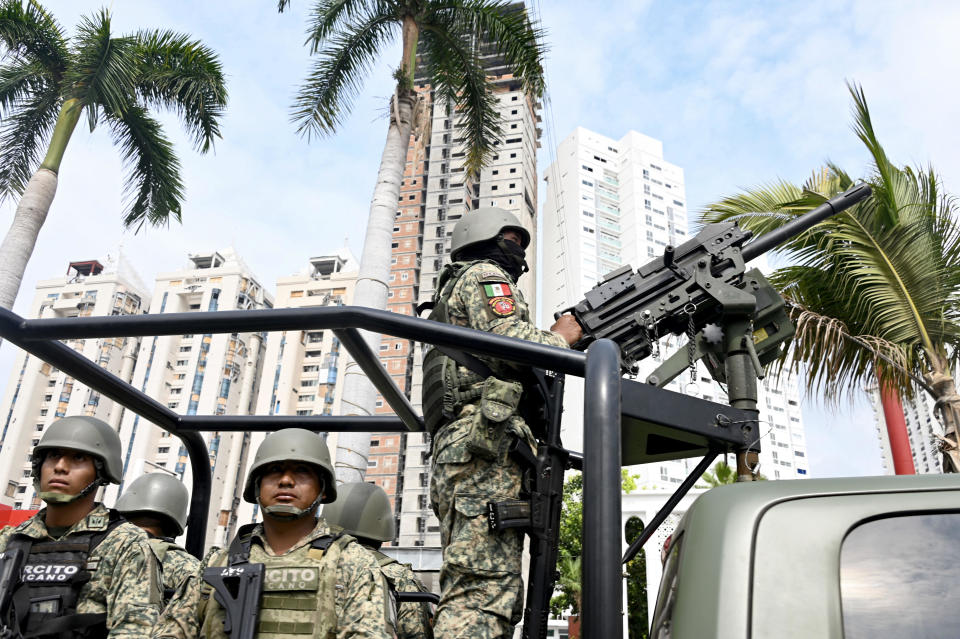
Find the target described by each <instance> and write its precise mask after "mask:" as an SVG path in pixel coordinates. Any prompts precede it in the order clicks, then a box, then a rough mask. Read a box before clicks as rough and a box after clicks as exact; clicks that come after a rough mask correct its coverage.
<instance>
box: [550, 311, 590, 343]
mask: <svg viewBox="0 0 960 639" xmlns="http://www.w3.org/2000/svg"><path fill="white" fill-rule="evenodd" d="M550 331H551V332H553V333H556V334H557V335H559V336H560V337H562V338H563V339H565V340H566V341H567V344H570V345H571V346H572V345H574V344H576V343H577V342H579V341H580V338H581V337H583V329H581V328H580V324H579V323H578V322H577V319H576V318H575V317H574V316H573V315H570V314H567V315H561V316H560V317H559V318H558V319H557V321H556V322H554V324H553V326H551V327H550Z"/></svg>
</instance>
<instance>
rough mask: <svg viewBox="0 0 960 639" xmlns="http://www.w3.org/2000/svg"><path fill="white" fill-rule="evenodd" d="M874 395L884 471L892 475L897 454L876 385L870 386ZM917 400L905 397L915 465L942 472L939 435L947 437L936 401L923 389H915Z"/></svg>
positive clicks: (872, 402)
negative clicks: (894, 451)
mask: <svg viewBox="0 0 960 639" xmlns="http://www.w3.org/2000/svg"><path fill="white" fill-rule="evenodd" d="M867 392H868V394H869V395H870V406H871V408H873V420H874V425H875V426H876V429H877V440H878V441H879V442H880V455H881V456H882V461H883V470H884V472H885V473H886V474H887V475H892V474H893V472H894V470H893V453H892V451H891V449H890V435H889V434H888V433H887V423H886V421H885V420H884V416H883V406H882V405H881V404H880V390H879V388H878V387H877V386H876V385H874V386H871V387H870V388H867ZM914 393H915V394H914V397H913V400H908V399H906V398H902V399H901V401H902V402H903V416H904V419H905V421H906V423H907V436H908V437H909V438H910V452H911V453H912V454H913V467H914V469H915V470H916V471H917V473H918V474H927V473H941V472H943V468H942V466H941V459H940V455H941V453H940V451H939V449H938V444H939V441H940V440H939V438H940V437H942V436H943V426H942V425H941V424H940V421H939V420H938V419H937V418H936V416H935V415H934V412H933V400H932V399H930V396H929V395H928V394H927V393H926V392H924V391H923V390H920V389H916V388H915V389H914Z"/></svg>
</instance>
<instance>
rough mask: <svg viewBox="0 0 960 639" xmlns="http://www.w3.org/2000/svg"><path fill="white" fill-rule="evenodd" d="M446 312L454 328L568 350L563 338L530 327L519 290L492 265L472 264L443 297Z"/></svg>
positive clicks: (502, 368)
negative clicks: (445, 297) (463, 327)
mask: <svg viewBox="0 0 960 639" xmlns="http://www.w3.org/2000/svg"><path fill="white" fill-rule="evenodd" d="M442 292H445V291H442ZM447 308H448V315H449V321H450V323H451V324H454V325H456V326H466V327H469V328H475V329H477V330H481V331H488V332H490V333H494V334H496V335H503V336H504V337H515V338H517V339H523V340H527V341H529V342H537V343H539V344H546V345H547V346H558V347H560V348H568V345H567V342H566V340H565V339H563V337H561V336H560V335H558V334H557V333H553V332H551V331H544V330H541V329H539V328H537V327H536V326H535V325H534V324H533V323H531V321H530V307H529V306H527V303H526V301H524V299H523V295H522V294H521V293H520V289H518V288H516V285H515V284H514V283H513V280H512V279H511V278H510V276H509V275H508V274H507V272H506V271H504V270H503V269H502V268H500V267H499V266H498V265H496V264H494V263H493V262H476V263H474V264H472V265H470V266H469V267H467V269H466V270H465V271H463V272H462V273H461V274H460V276H459V277H458V278H457V281H456V282H455V283H454V284H453V286H452V288H451V290H450V291H449V293H447ZM487 364H488V365H489V366H490V368H491V369H492V370H493V371H494V372H495V373H498V374H500V375H503V376H504V377H506V378H510V377H512V376H513V375H514V374H515V372H514V371H517V370H519V366H518V365H515V364H510V363H507V362H501V361H498V360H487Z"/></svg>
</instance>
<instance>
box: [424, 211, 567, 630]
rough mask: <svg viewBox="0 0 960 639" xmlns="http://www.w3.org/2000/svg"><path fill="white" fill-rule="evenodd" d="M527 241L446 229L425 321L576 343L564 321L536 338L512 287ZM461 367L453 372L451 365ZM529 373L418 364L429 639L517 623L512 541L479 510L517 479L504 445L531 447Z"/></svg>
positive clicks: (490, 365)
mask: <svg viewBox="0 0 960 639" xmlns="http://www.w3.org/2000/svg"><path fill="white" fill-rule="evenodd" d="M529 245H530V234H529V233H528V232H527V230H526V229H524V228H523V227H522V226H521V225H520V223H519V221H518V220H517V218H516V217H515V216H514V215H513V214H512V213H510V212H508V211H505V210H503V209H498V208H489V209H487V208H483V209H479V210H477V211H473V212H468V213H467V214H466V215H464V217H462V218H461V219H460V221H458V222H457V224H456V226H455V227H454V228H453V238H452V243H451V257H452V258H453V263H452V264H448V265H447V266H446V267H444V269H443V271H442V272H441V273H440V276H439V278H438V282H437V286H436V293H435V295H434V298H433V310H432V312H431V313H430V319H433V320H436V321H439V322H445V323H448V324H454V325H456V326H466V327H469V328H474V329H478V330H482V331H489V332H491V333H495V334H497V335H503V336H506V337H515V338H519V339H524V340H529V341H533V342H538V343H540V344H547V345H550V346H558V347H563V348H566V347H567V346H568V345H571V344H574V343H575V342H577V341H578V340H579V339H580V337H581V331H580V326H579V324H577V322H576V320H575V319H574V318H573V316H571V315H564V316H563V317H561V318H560V319H559V320H558V321H557V322H556V323H555V324H554V325H553V326H551V327H550V330H549V331H543V330H540V329H538V328H537V327H536V326H535V325H534V324H532V323H531V320H530V311H529V308H528V307H527V304H526V302H525V301H524V300H523V296H522V295H521V294H520V291H519V290H517V288H516V283H517V280H518V279H519V278H520V276H521V275H522V274H523V273H524V272H525V271H527V270H528V269H527V263H526V260H525V258H526V254H525V253H526V248H527V247H528V246H529ZM461 360H463V361H461ZM527 373H529V370H528V369H525V368H524V367H521V366H518V365H516V364H512V363H510V362H503V361H499V360H497V359H495V358H489V357H478V358H461V359H458V360H457V361H454V360H453V359H451V357H449V356H448V355H447V354H445V353H443V352H441V351H440V350H439V349H437V348H435V347H433V348H430V349H429V350H428V351H427V353H426V355H425V356H424V361H423V377H424V379H423V398H422V403H423V412H424V421H425V423H426V426H427V429H428V430H429V431H430V433H431V435H432V436H433V439H432V441H433V469H432V470H433V473H432V476H433V478H432V481H431V484H430V499H431V503H432V505H433V510H434V512H435V513H436V515H437V517H438V518H439V520H440V537H441V543H442V545H443V567H442V569H441V572H440V586H441V590H442V593H441V598H440V607H439V609H438V610H437V618H436V623H435V625H434V632H435V633H436V635H437V636H438V637H445V638H446V637H450V638H453V637H509V636H512V635H513V626H514V625H515V624H516V623H517V622H519V621H520V618H521V614H522V603H523V598H522V595H521V588H522V580H521V578H520V569H521V555H522V551H523V537H522V533H521V532H519V531H518V530H517V529H509V530H505V531H501V532H498V533H491V532H490V531H489V530H488V526H487V521H486V517H485V514H486V510H485V508H486V503H487V502H488V501H498V500H505V499H516V498H517V497H519V493H520V483H521V474H522V473H521V470H520V468H519V466H518V465H517V463H516V462H515V461H513V459H511V458H510V457H508V455H507V448H508V446H509V445H510V444H511V443H512V441H514V440H519V441H520V442H521V444H523V445H529V446H530V447H531V448H534V447H535V445H536V444H535V439H534V436H533V433H532V432H531V429H530V426H529V425H528V424H527V421H526V420H525V419H524V417H523V414H524V413H525V412H526V409H528V408H531V406H530V402H531V398H529V397H525V395H524V384H523V383H522V382H523V380H524V377H525V375H526V374H527Z"/></svg>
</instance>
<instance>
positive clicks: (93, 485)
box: [39, 478, 103, 506]
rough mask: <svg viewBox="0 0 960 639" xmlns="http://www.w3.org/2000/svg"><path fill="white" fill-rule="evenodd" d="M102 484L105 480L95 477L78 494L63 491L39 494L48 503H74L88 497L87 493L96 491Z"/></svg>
mask: <svg viewBox="0 0 960 639" xmlns="http://www.w3.org/2000/svg"><path fill="white" fill-rule="evenodd" d="M101 485H103V481H102V480H100V479H99V478H97V479H94V480H93V481H92V482H90V483H89V484H87V486H86V488H84V489H83V490H81V491H80V492H79V493H77V494H76V495H65V494H63V493H57V492H53V491H45V492H42V493H40V495H39V496H40V499H42V500H43V501H45V502H47V503H48V504H56V505H58V506H59V505H63V504H72V503H73V502H75V501H77V500H80V499H83V498H84V497H86V496H87V495H89V494H90V493H92V492H93V491H95V490H96V489H97V488H99V487H100V486H101Z"/></svg>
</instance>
